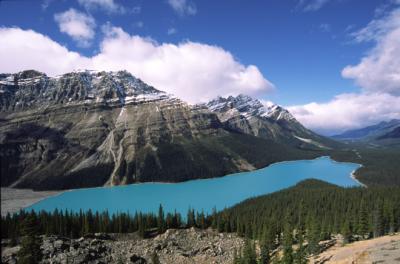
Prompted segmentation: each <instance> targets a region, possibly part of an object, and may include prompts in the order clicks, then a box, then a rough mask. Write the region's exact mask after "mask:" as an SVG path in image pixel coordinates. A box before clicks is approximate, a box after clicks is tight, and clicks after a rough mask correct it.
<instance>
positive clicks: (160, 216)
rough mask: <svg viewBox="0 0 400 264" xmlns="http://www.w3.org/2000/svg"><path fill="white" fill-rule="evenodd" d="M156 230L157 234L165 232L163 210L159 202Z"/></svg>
mask: <svg viewBox="0 0 400 264" xmlns="http://www.w3.org/2000/svg"><path fill="white" fill-rule="evenodd" d="M157 231H158V233H159V234H162V233H164V232H165V221H164V210H163V207H162V205H161V204H160V207H159V209H158V218H157Z"/></svg>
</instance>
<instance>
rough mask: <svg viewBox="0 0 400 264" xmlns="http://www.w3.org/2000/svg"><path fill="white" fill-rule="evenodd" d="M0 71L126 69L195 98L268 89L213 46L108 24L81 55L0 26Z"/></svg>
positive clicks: (36, 35)
mask: <svg viewBox="0 0 400 264" xmlns="http://www.w3.org/2000/svg"><path fill="white" fill-rule="evenodd" d="M0 57H1V58H2V63H1V64H0V72H17V71H21V70H25V69H37V70H39V71H43V72H46V73H47V74H50V75H57V74H62V73H65V72H68V71H72V70H75V69H94V70H107V71H110V70H123V69H126V70H128V71H129V72H131V73H132V74H134V75H135V76H137V77H139V78H141V79H142V80H143V81H145V82H147V83H149V84H151V85H153V86H155V87H157V88H158V89H160V90H164V91H166V92H169V93H172V94H175V95H176V96H178V97H180V98H182V99H184V100H186V101H189V102H191V103H197V102H201V101H205V100H209V99H211V98H214V97H216V96H217V95H222V96H226V95H235V94H239V93H245V94H249V95H253V96H257V95H259V94H262V93H265V92H268V91H270V90H271V89H273V84H272V83H271V82H269V81H268V80H267V79H266V78H265V77H264V76H263V75H262V73H261V72H260V71H259V70H258V68H257V67H256V66H254V65H247V66H246V65H243V64H241V63H240V62H238V61H237V60H236V59H235V58H234V56H233V55H232V54H231V53H230V52H228V51H226V50H224V49H222V48H220V47H217V46H212V45H206V44H202V43H197V42H190V41H187V42H183V43H180V44H177V45H175V44H170V43H162V44H160V43H157V42H155V41H154V40H152V39H149V38H143V37H140V36H135V35H130V34H128V33H126V32H125V31H123V30H122V29H121V28H117V27H111V26H109V29H108V30H107V34H106V35H105V37H104V39H103V40H102V41H101V44H100V51H99V53H98V54H96V55H94V56H92V57H85V56H82V55H80V54H78V53H76V52H71V51H69V50H68V49H67V48H66V47H64V46H62V45H60V44H59V43H57V42H55V41H53V40H52V39H50V38H49V37H47V36H45V35H43V34H40V33H37V32H35V31H32V30H22V29H20V28H0Z"/></svg>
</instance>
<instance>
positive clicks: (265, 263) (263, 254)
mask: <svg viewBox="0 0 400 264" xmlns="http://www.w3.org/2000/svg"><path fill="white" fill-rule="evenodd" d="M269 254H270V247H269V246H268V245H267V243H266V242H265V241H264V242H262V243H261V245H260V261H259V262H260V264H269V263H270V256H269Z"/></svg>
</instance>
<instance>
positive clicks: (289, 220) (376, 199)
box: [1, 180, 400, 263]
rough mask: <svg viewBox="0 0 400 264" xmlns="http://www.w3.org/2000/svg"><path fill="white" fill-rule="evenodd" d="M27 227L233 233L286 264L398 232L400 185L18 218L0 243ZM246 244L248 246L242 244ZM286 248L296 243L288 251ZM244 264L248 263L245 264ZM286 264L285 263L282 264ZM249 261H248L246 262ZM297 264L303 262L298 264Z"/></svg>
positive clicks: (310, 187)
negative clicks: (169, 209)
mask: <svg viewBox="0 0 400 264" xmlns="http://www.w3.org/2000/svg"><path fill="white" fill-rule="evenodd" d="M26 222H28V223H35V230H36V232H35V236H37V235H39V234H47V235H49V234H56V235H61V236H67V237H79V236H83V235H85V234H90V233H95V232H105V233H126V232H138V234H139V235H141V236H143V237H146V236H152V235H154V234H157V233H163V232H164V231H165V230H166V229H168V228H188V227H193V226H194V227H198V228H202V229H205V228H209V227H212V228H213V229H217V230H218V231H220V232H237V233H238V234H239V235H241V236H244V237H247V238H249V239H256V240H258V241H259V242H260V245H261V253H262V254H261V257H262V258H263V259H264V260H265V259H269V258H272V257H273V256H274V254H273V252H274V249H276V248H278V247H281V248H283V251H284V256H283V259H282V261H283V262H284V263H293V261H294V259H296V258H297V259H305V258H306V256H307V255H309V254H315V253H318V252H319V251H320V250H321V249H320V246H319V244H318V242H319V241H321V240H326V239H329V238H330V237H331V235H332V234H338V233H339V234H342V235H343V237H344V242H345V243H348V242H350V241H353V240H363V239H368V238H372V237H378V236H382V235H384V234H388V233H393V232H397V231H399V230H400V187H371V188H363V187H354V188H341V187H338V186H335V185H331V184H328V183H325V182H321V181H317V180H306V181H303V182H301V183H299V184H298V185H296V186H295V187H292V188H288V189H285V190H282V191H279V192H276V193H273V194H269V195H264V196H260V197H256V198H253V199H249V200H246V201H243V202H242V203H240V204H238V205H236V206H234V207H232V208H227V209H225V210H223V211H220V212H214V213H213V214H211V215H205V214H204V213H201V212H194V211H193V210H189V211H188V214H187V215H186V216H184V217H183V216H181V215H179V214H176V213H174V214H171V213H165V212H164V211H163V208H162V206H160V210H159V213H158V215H154V214H142V213H136V214H134V215H128V214H126V213H120V214H116V215H109V214H108V213H107V212H103V213H97V212H96V213H94V212H91V211H89V212H80V213H71V212H60V211H55V212H53V213H50V214H49V213H45V212H41V213H24V212H21V213H19V214H15V215H13V216H11V215H8V216H6V217H3V218H2V220H1V228H2V238H11V239H12V240H14V241H16V240H17V238H18V237H19V236H20V235H21V234H24V228H22V227H23V226H24V223H26ZM249 241H250V240H249ZM292 245H297V250H296V251H295V252H293V250H292ZM255 256H256V254H255V247H254V245H253V243H251V242H248V243H246V246H245V248H244V249H243V252H238V254H237V258H236V259H237V261H238V263H241V262H240V261H241V260H243V261H244V262H243V263H253V262H251V259H253V258H255ZM249 259H250V260H249ZM285 259H286V260H285ZM249 261H250V262H249ZM298 263H304V262H298Z"/></svg>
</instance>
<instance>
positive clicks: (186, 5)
mask: <svg viewBox="0 0 400 264" xmlns="http://www.w3.org/2000/svg"><path fill="white" fill-rule="evenodd" d="M168 4H169V5H170V6H171V7H172V9H174V11H175V12H176V13H178V15H180V16H183V15H195V14H196V13H197V8H196V5H195V4H194V3H193V2H192V1H190V0H168Z"/></svg>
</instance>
